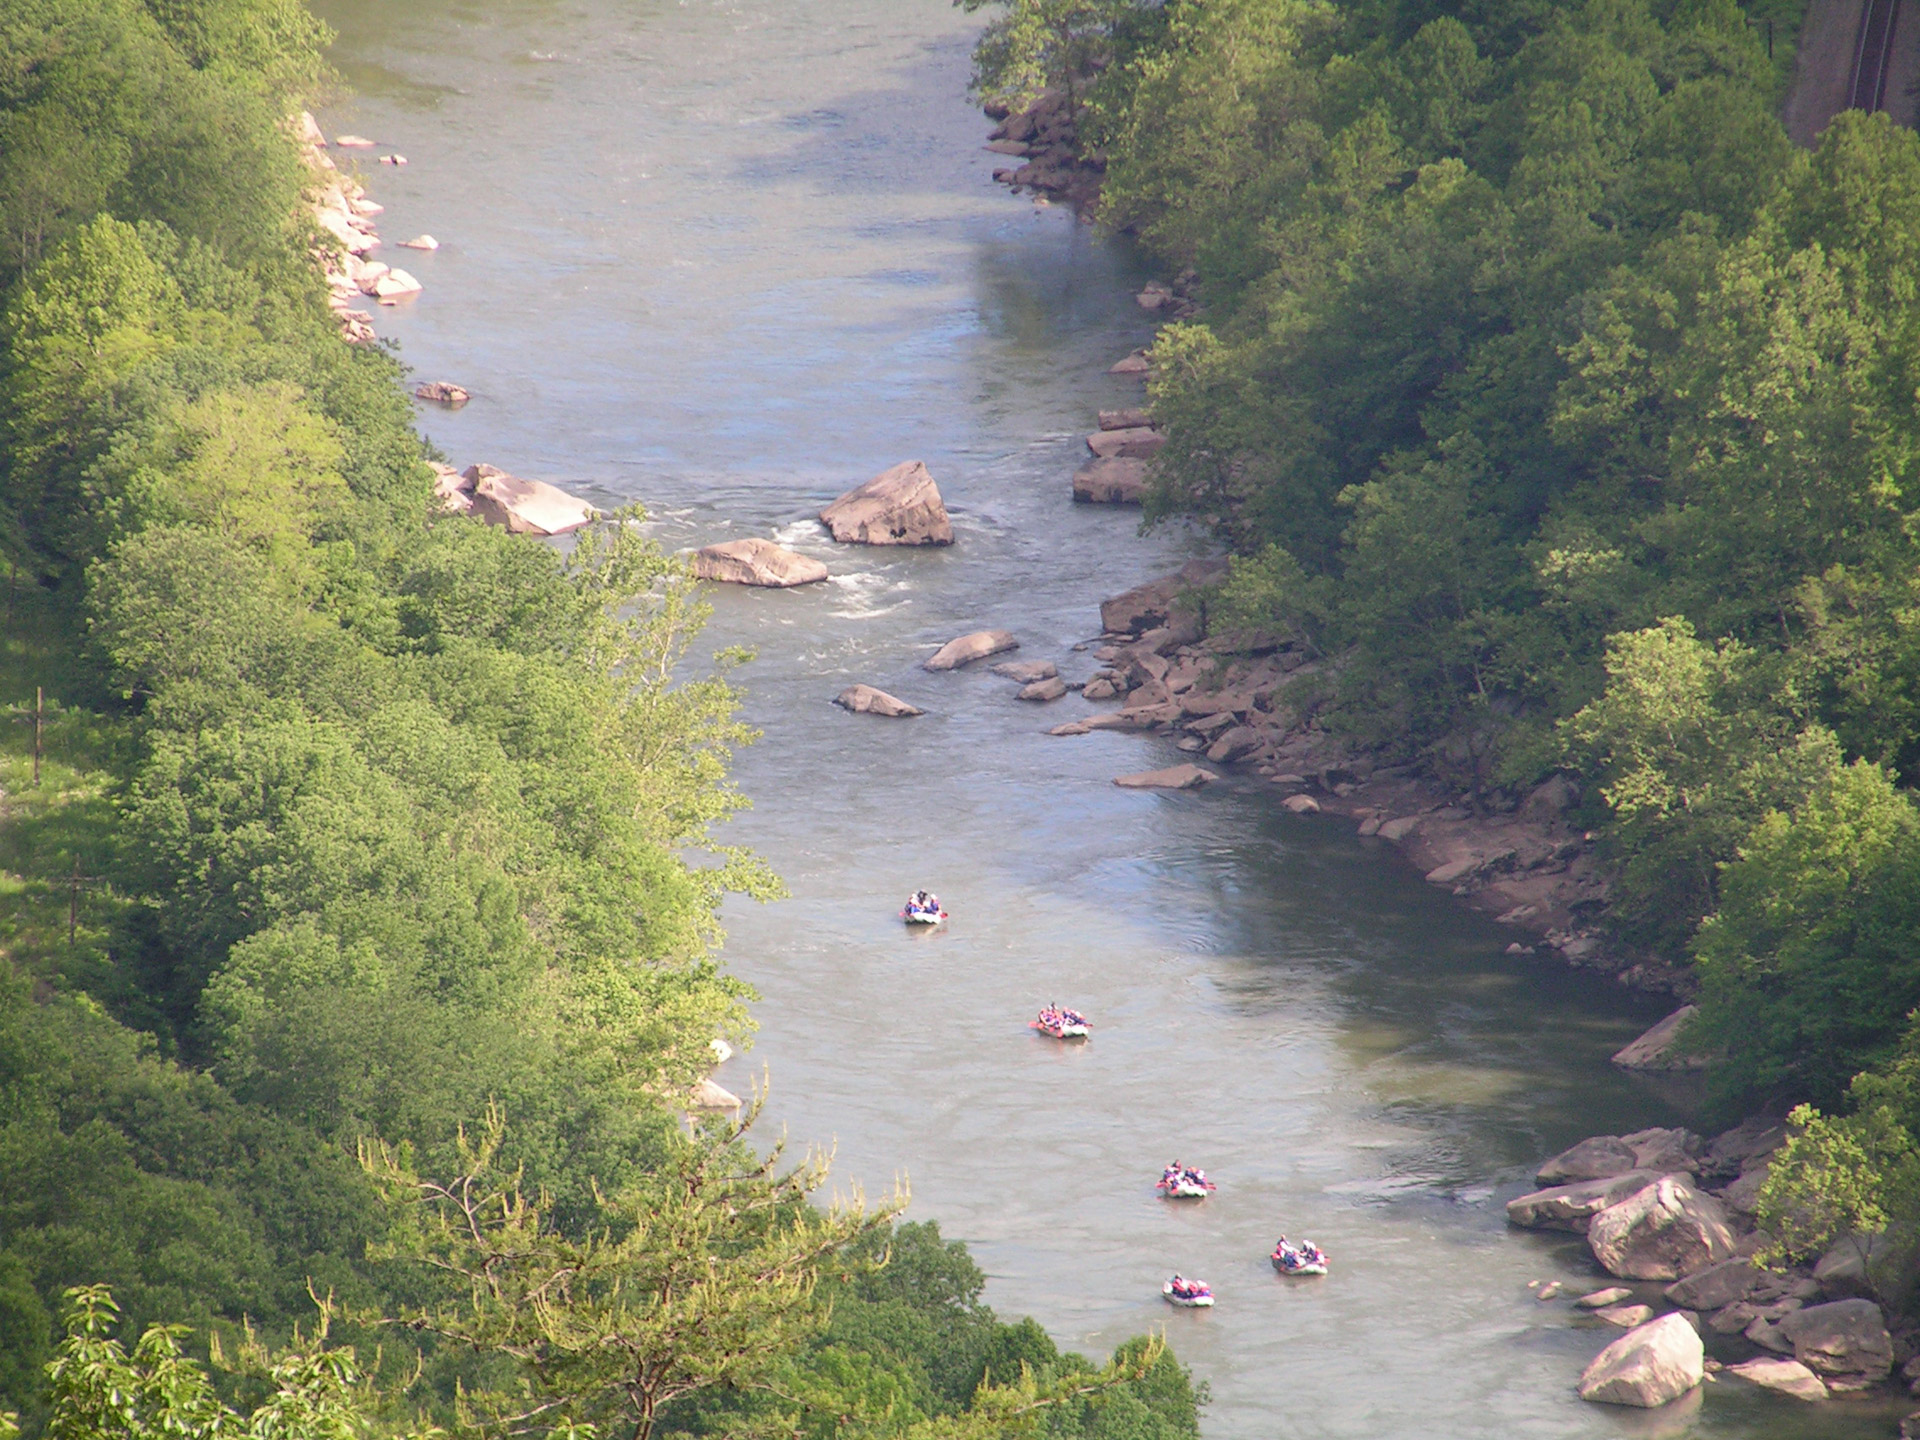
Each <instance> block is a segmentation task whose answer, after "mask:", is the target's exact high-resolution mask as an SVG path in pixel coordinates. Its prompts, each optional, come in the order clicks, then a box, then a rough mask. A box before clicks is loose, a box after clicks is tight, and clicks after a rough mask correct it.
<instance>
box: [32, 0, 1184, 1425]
mask: <svg viewBox="0 0 1920 1440" xmlns="http://www.w3.org/2000/svg"><path fill="white" fill-rule="evenodd" d="M328 38H329V37H328V36H327V34H326V33H325V31H324V29H323V28H322V27H321V26H320V25H319V24H317V23H316V22H315V21H314V20H313V19H312V17H310V16H309V15H308V13H307V12H306V11H305V9H304V8H303V6H302V5H301V3H300V0H14V3H10V4H8V5H6V6H5V7H0V479H3V481H4V496H3V499H4V505H3V506H0V565H3V566H4V569H5V572H6V573H5V576H4V579H3V582H0V583H4V588H5V592H6V593H5V599H4V602H0V603H3V605H4V615H3V619H0V637H3V647H0V656H3V658H0V687H3V688H4V692H5V693H4V695H0V700H3V701H4V702H5V703H6V705H7V706H8V707H9V708H8V711H7V716H8V719H9V720H10V721H12V722H19V723H9V724H7V725H6V726H4V729H5V731H6V733H5V734H4V736H0V744H3V745H4V756H3V757H0V806H3V807H4V809H3V811H0V935H4V943H5V947H6V954H7V959H8V961H9V964H8V965H7V967H6V971H5V973H4V975H0V1404H3V1405H4V1407H5V1408H8V1409H11V1410H13V1411H14V1412H16V1413H17V1417H18V1419H19V1421H20V1423H21V1425H22V1426H24V1427H25V1428H26V1429H27V1430H28V1431H29V1432H30V1433H40V1432H44V1433H47V1434H49V1435H53V1436H57V1437H63V1440H81V1437H96V1436H109V1435H111V1436H116V1437H118V1436H135V1435H146V1434H153V1435H161V1434H165V1435H170V1436H181V1435H189V1436H206V1437H212V1436H214V1435H216V1434H230V1433H232V1434H237V1433H241V1432H245V1433H251V1434H257V1435H261V1436H265V1435H269V1434H271V1435H294V1436H300V1437H309V1436H310V1437H321V1436H326V1437H346V1436H349V1435H356V1434H364V1433H368V1432H370V1431H381V1432H389V1431H390V1432H393V1433H425V1432H426V1431H427V1430H428V1429H429V1428H433V1427H437V1428H438V1429H439V1430H440V1431H443V1432H449V1433H456V1434H461V1435H473V1436H504V1435H508V1434H512V1435H523V1434H539V1435H546V1434H556V1435H558V1434H566V1435H569V1436H577V1437H584V1436H586V1435H589V1434H593V1433H597V1432H598V1431H600V1430H605V1429H608V1428H609V1427H616V1428H618V1429H619V1430H620V1432H621V1433H622V1434H627V1435H631V1436H634V1437H636V1440H646V1437H647V1436H648V1435H651V1434H667V1433H674V1434H720V1433H725V1434H728V1435H740V1436H744V1435H754V1434H778V1435H782V1436H792V1435H819V1436H827V1435H834V1436H847V1437H853V1436H873V1437H880V1436H907V1435H912V1436H923V1437H928V1440H933V1437H939V1436H971V1435H987V1434H994V1435H999V1434H1026V1433H1035V1434H1039V1433H1044V1434H1049V1435H1060V1436H1088V1437H1095V1436H1097V1437H1103V1440H1174V1437H1181V1436H1191V1435H1193V1434H1195V1433H1196V1430H1195V1413H1196V1406H1197V1402H1198V1400H1199V1399H1200V1398H1201V1397H1199V1396H1198V1395H1197V1394H1196V1393H1195V1390H1194V1388H1193V1386H1192V1385H1191V1384H1190V1382H1189V1381H1188V1378H1187V1375H1186V1372H1185V1371H1184V1370H1183V1369H1182V1368H1181V1367H1180V1366H1179V1365H1178V1364H1177V1363H1176V1362H1175V1361H1174V1360H1173V1359H1172V1357H1171V1356H1169V1355H1167V1354H1166V1353H1165V1351H1164V1349H1163V1348H1162V1347H1161V1346H1159V1345H1158V1344H1156V1343H1151V1342H1146V1341H1142V1342H1139V1343H1136V1344H1134V1345H1131V1346H1129V1347H1126V1348H1124V1349H1123V1350H1122V1351H1121V1352H1120V1353H1119V1354H1117V1355H1116V1356H1115V1357H1114V1359H1113V1361H1112V1362H1111V1363H1110V1364H1109V1365H1107V1366H1105V1367H1096V1366H1094V1365H1091V1364H1089V1363H1088V1362H1086V1361H1084V1360H1082V1359H1080V1358H1079V1357H1077V1356H1073V1355H1063V1354H1061V1353H1060V1352H1058V1351H1057V1350H1056V1348H1055V1347H1054V1345H1053V1344H1052V1342H1051V1341H1049V1340H1048V1338H1047V1337H1046V1335H1045V1334H1044V1333H1043V1332H1042V1331H1040V1330H1039V1328H1038V1327H1037V1326H1035V1325H1034V1324H1033V1323H1032V1322H1030V1321H1029V1322H1024V1323H1020V1324H1007V1323H1003V1322H1001V1321H1000V1320H998V1319H997V1318H996V1317H995V1316H994V1315H993V1314H992V1312H991V1311H990V1310H988V1309H987V1308H986V1307H985V1306H983V1305H982V1304H981V1303H980V1293H981V1290H982V1287H983V1285H984V1277H983V1276H982V1275H981V1273H980V1272H979V1270H978V1269H977V1268H975V1267H974V1265H973V1264H972V1262H971V1261H970V1260H969V1259H968V1258H967V1256H966V1255H965V1253H964V1251H963V1250H962V1249H961V1248H960V1247H959V1246H957V1245H954V1244H950V1243H947V1242H944V1241H943V1240H942V1239H941V1238H940V1236H939V1234H938V1232H937V1231H936V1230H935V1229H934V1228H933V1227H932V1226H930V1225H913V1224H906V1223H903V1222H900V1221H898V1220H897V1215H898V1209H899V1204H900V1197H894V1198H893V1199H892V1200H889V1201H886V1202H884V1203H882V1204H879V1205H877V1206H875V1207H873V1208H871V1209H861V1208H854V1209H826V1208H821V1207H820V1206H818V1205H816V1204H815V1203H814V1201H813V1200H812V1199H811V1198H810V1196H811V1195H812V1194H813V1192H814V1191H815V1190H816V1189H817V1188H818V1187H819V1185H820V1184H821V1183H822V1182H823V1180H824V1178H825V1167H824V1165H823V1164H822V1163H821V1162H820V1161H819V1160H818V1159H817V1158H816V1157H808V1158H805V1159H801V1160H799V1161H797V1162H793V1161H789V1160H786V1159H784V1158H783V1157H782V1156H781V1154H780V1150H779V1147H777V1146H776V1147H772V1148H771V1149H770V1150H766V1151H762V1150H759V1149H756V1147H755V1146H754V1144H753V1142H752V1137H751V1136H750V1135H749V1134H748V1133H747V1127H748V1126H749V1125H750V1124H751V1120H752V1111H751V1109H749V1112H748V1113H747V1115H746V1116H745V1117H744V1119H742V1120H740V1121H738V1122H734V1123H725V1122H714V1123H709V1124H704V1125H703V1124H690V1123H687V1122H685V1121H684V1120H683V1116H682V1113H681V1112H682V1110H683V1109H684V1097H685V1096H686V1094H687V1092H688V1088H689V1086H690V1085H691V1084H692V1083H693V1082H694V1081H695V1080H696V1079H697V1078H698V1077H699V1076H700V1075H701V1074H702V1073H703V1072H704V1070H705V1069H706V1068H707V1067H708V1066H710V1065H711V1063H712V1052H711V1043H712V1041H713V1040H715V1039H716V1038H727V1039H731V1040H732V1041H734V1042H736V1043H741V1042H744V1041H745V1040H746V1039H747V1037H748V1034H749V1032H750V1029H751V1024H752V1022H751V1020H750V1018H749V1016H748V1014H747V1011H746V1009H745V1005H746V1002H747V1001H748V1000H750V999H751V998H752V997H751V995H750V993H749V992H748V991H747V989H746V988H745V987H744V986H742V985H741V984H740V983H739V982H737V981H735V980H733V979H731V978H730V977H729V976H728V975H727V974H726V973H725V972H724V970H723V969H722V968H721V967H720V965H719V964H718V962H717V960H716V958H715V951H716V946H717V943H718V941H719V939H720V932H719V929H718V926H717V923H716V911H717V906H718V903H719V901H720V898H721V897H722V896H723V895H724V894H727V893H745V894H747V895H754V896H763V897H764V896H771V895H773V894H775V893H776V891H777V889H778V883H777V881H776V880H775V878H774V877H773V876H772V875H771V874H770V873H769V872H768V871H767V869H766V867H765V866H764V865H763V864H762V863H761V862H760V861H759V860H758V859H757V858H756V857H754V856H753V855H751V854H748V853H744V852H742V851H739V850H737V849H733V848H730V847H728V846H726V845H724V844H723V843H721V842H720V840H719V839H718V838H717V837H716V835H715V832H714V827H715V826H716V824H718V823H719V822H721V821H723V820H724V819H725V817H726V816H727V815H728V814H729V813H731V812H732V811H734V810H735V809H736V808H738V807H739V806H740V805H742V804H743V803H745V802H744V800H743V798H742V797H741V796H740V795H738V794H737V793H736V792H735V791H734V790H733V789H732V788H731V786H730V785H729V782H728V779H727V771H728V760H729V754H730V751H731V749H732V747H735V746H737V745H740V744H742V743H745V742H747V741H749V740H750V739H751V738H752V737H751V735H750V734H749V733H748V732H746V730H745V729H744V728H743V727H742V726H741V725H740V724H739V723H738V722H737V720H736V719H735V718H734V716H735V703H736V694H735V691H734V690H733V689H732V688H731V687H730V685H729V682H728V679H727V677H726V674H725V671H726V669H727V668H728V667H730V666H731V665H733V664H734V663H736V662H737V661H738V660H740V659H741V658H744V657H739V656H725V655H723V656H721V657H720V659H719V663H718V666H717V668H715V669H714V670H712V672H711V673H689V669H688V666H689V661H690V658H691V657H692V653H693V647H694V645H695V644H696V642H697V638H698V635H699V630H700V625H701V620H702V614H703V611H702V608H701V606H700V604H699V602H698V599H697V597H696V594H695V592H694V590H693V588H692V582H691V578H690V576H689V574H688V573H687V571H686V570H685V568H684V566H683V565H682V564H681V563H680V562H678V561H676V560H674V559H672V558H671V557H669V556H667V555H665V554H663V553H662V552H661V551H660V550H659V549H658V548H657V547H656V546H655V545H654V544H653V543H652V542H650V541H649V540H647V539H645V538H643V535H642V533H641V531H640V530H639V529H638V528H637V525H636V524H635V523H634V522H635V521H636V520H637V518H638V516H637V512H630V513H627V514H623V515H620V516H615V517H613V518H612V519H611V520H610V521H609V522H608V523H606V524H604V525H600V526H597V527H595V528H594V529H592V530H590V531H588V532H586V533H585V534H583V535H582V536H581V537H579V543H578V544H576V545H574V546H572V547H571V548H570V549H568V550H567V551H565V553H562V551H561V550H559V549H556V548H554V547H551V546H547V545H543V544H540V543H537V542H535V541H532V540H529V539H526V538H523V537H519V536H515V535H510V534H508V533H507V532H506V531H505V530H503V529H498V528H493V527H489V526H486V525H482V524H479V523H477V522H475V521H472V520H470V519H468V518H465V517H460V516H451V515H442V514H440V513H438V512H437V511H436V509H435V501H434V495H433V484H432V481H433V475H432V471H431V469H430V468H429V465H428V463H427V462H428V460H429V459H430V458H431V457H430V455H429V452H428V450H427V449H426V447H425V445H424V444H423V442H422V440H421V438H420V437H419V435H418V434H417V433H416V432H415V430H414V429H413V424H412V422H413V416H412V407H411V403H410V402H409V400H408V399H407V398H406V394H405V391H404V388H403V386H402V385H401V383H400V382H401V378H402V371H401V368H400V366H399V364H398V362H397V360H396V358H395V356H394V355H393V354H392V353H390V352H389V351H387V350H385V349H382V348H381V347H379V346H374V345H360V344H348V343H345V342H344V341H343V339H342V337H341V335H340V333H339V330H338V328H337V324H336V322H335V320H334V318H333V317H332V316H331V315H330V314H329V312H328V310H327V306H326V292H325V287H324V284H323V282H322V279H321V277H320V273H319V268H318V266H317V264H316V253H317V251H318V249H319V247H323V246H326V245H331V244H333V243H335V242H334V241H333V240H332V239H331V237H329V236H327V235H326V234H325V233H324V232H322V231H321V230H320V229H319V228H318V227H316V226H315V224H314V223H313V220H312V210H311V206H310V202H309V199H308V192H309V191H311V190H312V189H313V188H314V186H315V184H316V176H315V174H314V173H313V171H312V170H311V169H310V168H308V165H307V162H306V161H305V159H304V158H303V155H304V151H303V149H302V147H301V146H300V145H299V144H297V143H296V139H295V135H296V126H295V121H296V119H297V117H298V115H299V112H300V109H301V107H302V106H303V105H306V104H309V103H311V102H312V100H313V99H314V97H315V96H316V95H318V94H321V93H324V91H325V90H326V88H327V87H328V86H329V85H330V84H331V83H332V82H331V77H330V76H329V73H328V71H327V68H326V64H325V60H324V53H325V46H326V43H327V41H328Z"/></svg>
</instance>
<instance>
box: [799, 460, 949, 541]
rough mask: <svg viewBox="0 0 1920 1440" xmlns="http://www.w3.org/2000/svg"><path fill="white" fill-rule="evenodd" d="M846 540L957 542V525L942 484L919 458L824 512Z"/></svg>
mask: <svg viewBox="0 0 1920 1440" xmlns="http://www.w3.org/2000/svg"><path fill="white" fill-rule="evenodd" d="M820 522H821V523H822V524H823V525H825V526H826V527H827V529H828V530H829V531H831V532H832V534H833V538H834V539H836V540H838V541H840V542H841V543H842V544H846V545H951V544H952V543H953V524H952V522H951V521H950V520H948V519H947V507H946V505H945V503H944V502H942V500H941V499H940V487H939V486H938V485H936V484H934V482H933V476H932V475H930V474H929V473H928V472H927V467H926V466H925V465H923V464H922V463H921V462H920V461H918V460H905V461H902V462H901V463H900V464H898V465H895V466H894V467H893V468H892V469H890V470H884V471H882V472H881V473H880V474H878V475H876V476H874V477H873V479H871V480H869V481H867V483H866V484H864V485H860V486H856V487H855V488H854V489H852V490H849V491H847V493H846V494H844V495H842V496H841V497H840V498H839V499H838V500H835V501H834V502H833V503H832V504H831V505H829V506H827V508H826V509H824V510H822V511H821V512H820Z"/></svg>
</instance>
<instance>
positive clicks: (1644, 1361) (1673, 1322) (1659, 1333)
mask: <svg viewBox="0 0 1920 1440" xmlns="http://www.w3.org/2000/svg"><path fill="white" fill-rule="evenodd" d="M1706 1362H1707V1352H1706V1349H1705V1347H1704V1346H1702V1345H1701V1343H1700V1332H1699V1331H1697V1330H1695V1329H1694V1328H1693V1326H1691V1325H1689V1324H1688V1323H1687V1321H1686V1318H1685V1317H1684V1316H1681V1315H1662V1316H1661V1317H1660V1318H1659V1319H1658V1320H1654V1321H1650V1322H1649V1323H1648V1324H1645V1325H1641V1326H1638V1327H1636V1328H1635V1329H1632V1330H1629V1331H1628V1332H1627V1333H1626V1334H1624V1335H1622V1336H1621V1337H1620V1338H1619V1339H1618V1340H1616V1341H1614V1342H1613V1343H1612V1344H1611V1345H1609V1346H1607V1348H1606V1349H1604V1350H1602V1351H1601V1352H1600V1353H1599V1354H1598V1355H1597V1356H1595V1357H1594V1361H1593V1363H1592V1364H1591V1365H1589V1366H1587V1368H1586V1370H1585V1371H1584V1372H1582V1374H1581V1376H1580V1398H1581V1399H1582V1400H1592V1401H1595V1402H1596V1403H1598V1404H1602V1405H1637V1406H1640V1407H1641V1408H1643V1409H1647V1410H1651V1409H1653V1408H1654V1407H1655V1406H1658V1405H1665V1404H1667V1403H1668V1402H1669V1401H1672V1400H1678V1399H1679V1398H1680V1397H1681V1396H1682V1395H1684V1394H1686V1393H1687V1392H1688V1391H1689V1390H1691V1389H1693V1387H1694V1386H1696V1385H1698V1384H1699V1383H1700V1382H1701V1381H1702V1380H1704V1379H1705V1378H1706V1373H1707V1366H1706Z"/></svg>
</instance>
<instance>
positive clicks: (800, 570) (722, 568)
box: [692, 539, 827, 590]
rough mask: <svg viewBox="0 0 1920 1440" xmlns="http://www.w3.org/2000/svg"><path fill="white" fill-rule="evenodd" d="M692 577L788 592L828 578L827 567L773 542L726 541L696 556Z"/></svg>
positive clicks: (706, 548) (695, 552)
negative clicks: (790, 589)
mask: <svg viewBox="0 0 1920 1440" xmlns="http://www.w3.org/2000/svg"><path fill="white" fill-rule="evenodd" d="M692 563H693V573H694V574H695V575H698V576H699V577H700V578H701V579H702V580H717V581H720V582H721V583H723V584H727V585H765V586H769V587H772V588H774V589H781V590H784V589H787V588H789V587H791V586H794V585H812V584H816V583H817V582H819V581H821V580H824V579H826V578H827V567H826V566H824V565H822V564H821V563H820V562H819V561H818V560H815V559H813V558H812V557H811V556H807V555H800V554H796V553H795V552H794V551H792V550H789V549H787V548H786V547H785V546H784V545H776V544H774V543H773V541H771V540H758V539H753V540H727V541H724V542H722V543H721V544H719V545H708V546H706V547H705V548H704V549H701V550H696V551H694V552H693V562H692Z"/></svg>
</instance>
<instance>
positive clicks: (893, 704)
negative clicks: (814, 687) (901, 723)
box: [833, 685, 927, 720]
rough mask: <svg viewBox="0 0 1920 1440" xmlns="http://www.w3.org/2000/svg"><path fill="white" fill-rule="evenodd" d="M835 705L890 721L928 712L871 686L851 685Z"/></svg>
mask: <svg viewBox="0 0 1920 1440" xmlns="http://www.w3.org/2000/svg"><path fill="white" fill-rule="evenodd" d="M833 703H834V704H836V705H838V706H840V707H841V708H842V709H844V710H851V711H853V713H854V714H856V715H885V716H887V717H889V718H890V719H896V720H899V719H905V718H907V717H908V716H911V715H924V714H926V713H927V712H926V711H924V710H922V709H921V708H920V707H919V706H917V705H909V704H908V703H907V702H906V701H904V700H901V699H899V698H897V697H896V696H892V695H889V694H888V693H887V692H886V691H884V690H876V689H874V688H873V686H871V685H849V686H848V687H847V688H846V689H844V690H842V691H841V692H840V693H839V694H838V695H836V696H834V697H833Z"/></svg>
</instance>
